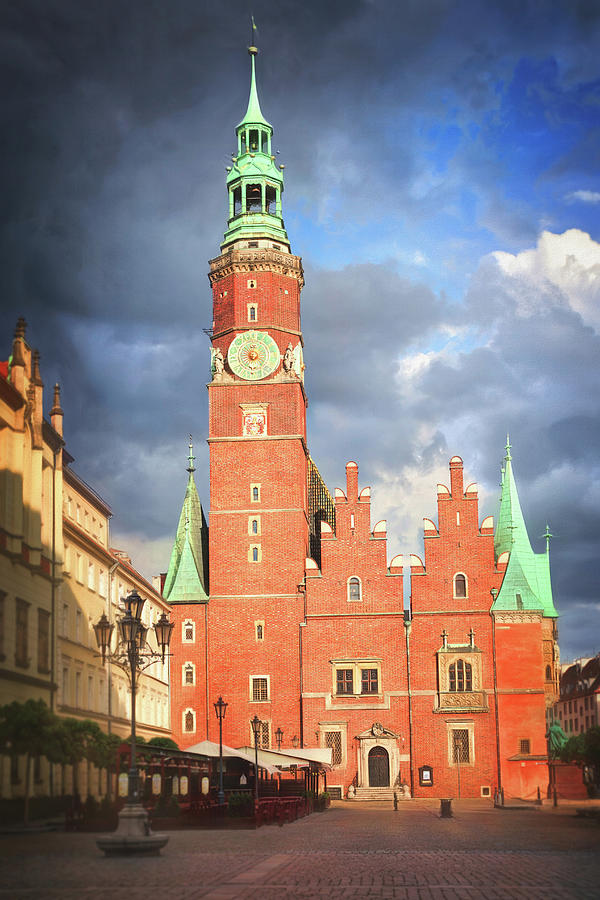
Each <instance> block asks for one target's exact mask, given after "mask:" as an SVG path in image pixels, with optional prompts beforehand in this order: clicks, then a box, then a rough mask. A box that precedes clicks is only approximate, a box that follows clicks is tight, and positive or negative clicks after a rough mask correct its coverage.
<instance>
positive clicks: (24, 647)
mask: <svg viewBox="0 0 600 900" xmlns="http://www.w3.org/2000/svg"><path fill="white" fill-rule="evenodd" d="M30 606H31V603H28V602H27V600H23V599H22V598H21V597H15V665H16V666H18V667H19V668H20V669H28V668H29V664H30V662H31V659H30V658H29V607H30Z"/></svg>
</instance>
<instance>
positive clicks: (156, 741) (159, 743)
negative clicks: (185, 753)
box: [148, 737, 179, 750]
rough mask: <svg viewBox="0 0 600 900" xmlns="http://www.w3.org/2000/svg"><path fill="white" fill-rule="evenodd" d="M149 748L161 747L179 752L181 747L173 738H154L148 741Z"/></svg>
mask: <svg viewBox="0 0 600 900" xmlns="http://www.w3.org/2000/svg"><path fill="white" fill-rule="evenodd" d="M148 746H149V747H160V748H161V749H163V750H179V747H178V746H177V744H176V743H175V741H174V740H173V739H172V738H168V737H153V738H150V740H149V741H148Z"/></svg>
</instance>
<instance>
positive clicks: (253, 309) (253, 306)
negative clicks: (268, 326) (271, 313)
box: [247, 303, 258, 322]
mask: <svg viewBox="0 0 600 900" xmlns="http://www.w3.org/2000/svg"><path fill="white" fill-rule="evenodd" d="M247 310H248V321H249V322H258V303H248V304H247ZM253 313H254V315H253Z"/></svg>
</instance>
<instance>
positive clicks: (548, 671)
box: [546, 666, 587, 702]
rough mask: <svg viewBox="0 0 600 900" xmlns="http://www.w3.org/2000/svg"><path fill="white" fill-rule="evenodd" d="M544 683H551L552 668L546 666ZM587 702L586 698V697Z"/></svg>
mask: <svg viewBox="0 0 600 900" xmlns="http://www.w3.org/2000/svg"><path fill="white" fill-rule="evenodd" d="M546 681H552V668H551V666H546ZM586 702H587V697H586Z"/></svg>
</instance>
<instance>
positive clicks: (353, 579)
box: [346, 575, 363, 603]
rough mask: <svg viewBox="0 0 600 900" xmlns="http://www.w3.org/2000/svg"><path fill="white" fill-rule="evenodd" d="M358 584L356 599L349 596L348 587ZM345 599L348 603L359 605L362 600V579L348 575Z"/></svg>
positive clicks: (349, 590) (349, 589) (349, 588)
mask: <svg viewBox="0 0 600 900" xmlns="http://www.w3.org/2000/svg"><path fill="white" fill-rule="evenodd" d="M357 582H358V597H352V596H351V593H352V591H351V587H350V585H351V584H352V585H355V584H356V583H357ZM346 598H347V600H348V603H361V602H362V599H363V589H362V579H361V578H360V576H359V575H350V577H349V578H348V580H347V581H346Z"/></svg>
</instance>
